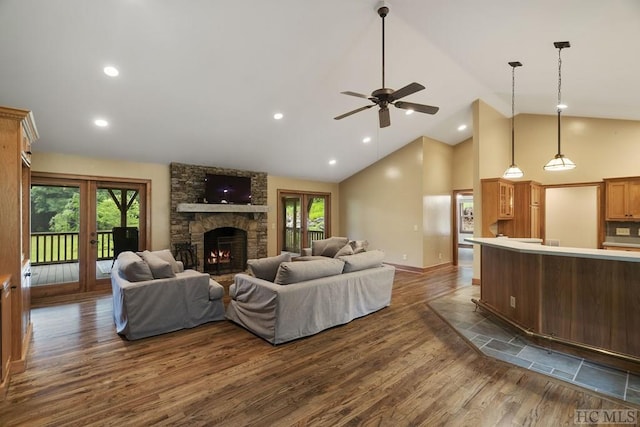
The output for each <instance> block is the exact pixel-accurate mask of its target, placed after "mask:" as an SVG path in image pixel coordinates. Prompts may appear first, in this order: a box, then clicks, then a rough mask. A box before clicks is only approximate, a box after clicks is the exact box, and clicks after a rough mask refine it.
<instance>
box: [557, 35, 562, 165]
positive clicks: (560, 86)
mask: <svg viewBox="0 0 640 427" xmlns="http://www.w3.org/2000/svg"><path fill="white" fill-rule="evenodd" d="M561 52H562V48H561V47H560V48H558V156H560V154H561V151H560V113H561V112H562V109H561V108H560V105H562V95H561V94H562V91H561V88H562V57H561V56H560V53H561Z"/></svg>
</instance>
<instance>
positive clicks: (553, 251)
mask: <svg viewBox="0 0 640 427" xmlns="http://www.w3.org/2000/svg"><path fill="white" fill-rule="evenodd" d="M464 240H465V241H467V242H470V243H475V244H478V245H486V246H491V247H495V248H501V249H507V250H511V251H516V252H522V253H531V254H541V255H555V256H568V257H577V258H594V259H604V260H612V261H629V262H640V252H629V251H616V250H606V249H587V248H571V247H564V246H544V245H539V244H532V243H531V242H527V241H526V239H510V238H506V237H467V238H465V239H464ZM537 240H540V239H537ZM534 243H537V242H534ZM618 246H621V245H618Z"/></svg>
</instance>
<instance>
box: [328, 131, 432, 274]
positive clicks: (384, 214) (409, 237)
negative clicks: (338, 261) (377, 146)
mask: <svg viewBox="0 0 640 427" xmlns="http://www.w3.org/2000/svg"><path fill="white" fill-rule="evenodd" d="M422 140H423V138H419V139H417V140H415V141H413V142H411V143H409V144H407V145H405V146H404V147H402V148H400V149H399V150H397V151H395V152H393V153H391V154H389V155H388V156H386V157H384V158H382V159H381V160H379V161H378V162H376V163H374V164H373V165H371V166H369V167H367V168H366V169H363V170H362V171H360V172H358V173H357V174H355V175H353V176H351V177H349V178H347V179H346V180H344V181H342V182H341V183H340V218H341V220H342V222H341V234H343V235H345V236H347V237H349V238H350V239H366V240H368V241H369V245H370V247H371V248H375V249H381V250H383V251H384V252H385V254H386V256H385V260H386V261H387V262H390V263H394V264H402V265H409V266H415V267H422V196H423V191H422V179H423V178H422V170H423V167H422V164H423V163H422V162H423V149H422ZM403 255H406V256H407V259H406V260H405V259H403V258H404V257H403Z"/></svg>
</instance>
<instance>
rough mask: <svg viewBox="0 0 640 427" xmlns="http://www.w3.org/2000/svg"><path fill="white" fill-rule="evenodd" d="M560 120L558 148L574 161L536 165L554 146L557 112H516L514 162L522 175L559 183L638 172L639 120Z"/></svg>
mask: <svg viewBox="0 0 640 427" xmlns="http://www.w3.org/2000/svg"><path fill="white" fill-rule="evenodd" d="M561 123H562V153H563V154H564V155H565V156H567V157H569V158H570V159H571V160H573V161H574V162H575V163H576V165H577V167H576V168H575V169H573V170H570V171H562V172H547V171H545V170H543V169H542V167H543V166H544V165H545V163H547V162H548V161H549V160H550V159H551V158H552V157H553V156H554V155H555V154H556V152H557V144H558V137H557V117H556V116H553V115H551V116H543V115H535V114H521V115H518V116H517V117H516V120H515V130H516V140H515V141H516V150H515V152H516V163H517V164H518V166H520V168H521V169H522V170H523V172H524V174H525V175H524V177H523V178H522V179H527V180H529V179H531V180H534V181H538V182H541V183H542V184H565V183H576V182H593V181H601V180H602V178H613V177H621V176H638V175H640V167H638V156H639V155H640V121H633V120H615V119H594V118H585V117H571V116H566V117H562V122H561ZM505 167H506V166H505Z"/></svg>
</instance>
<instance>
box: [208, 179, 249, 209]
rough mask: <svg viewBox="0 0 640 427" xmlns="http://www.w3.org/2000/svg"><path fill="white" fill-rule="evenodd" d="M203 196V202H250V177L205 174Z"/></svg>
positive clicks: (245, 203)
mask: <svg viewBox="0 0 640 427" xmlns="http://www.w3.org/2000/svg"><path fill="white" fill-rule="evenodd" d="M204 198H205V203H234V204H244V205H247V204H251V178H250V177H246V176H228V175H214V174H207V175H206V176H205V178H204Z"/></svg>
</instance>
